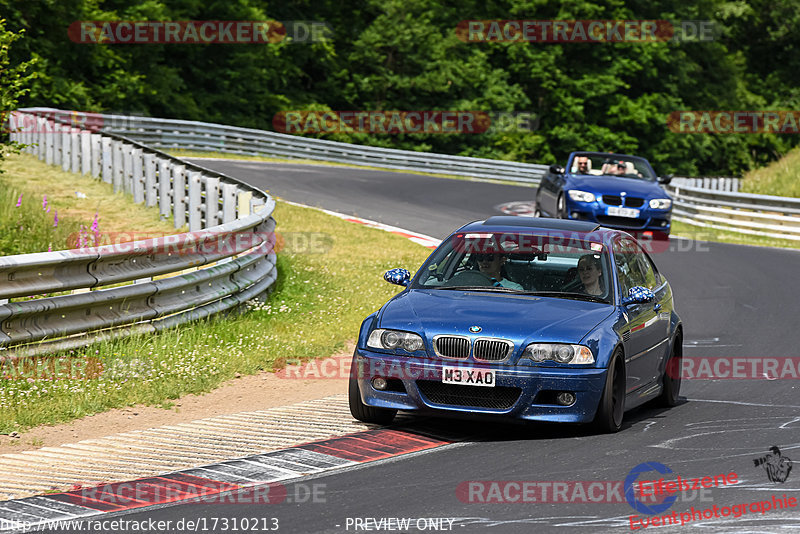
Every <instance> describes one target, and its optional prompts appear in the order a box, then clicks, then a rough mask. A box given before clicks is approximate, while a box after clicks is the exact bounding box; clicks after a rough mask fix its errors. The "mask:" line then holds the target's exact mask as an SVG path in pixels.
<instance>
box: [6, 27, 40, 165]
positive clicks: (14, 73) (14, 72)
mask: <svg viewBox="0 0 800 534" xmlns="http://www.w3.org/2000/svg"><path fill="white" fill-rule="evenodd" d="M20 37H22V32H19V33H14V32H12V31H9V30H6V21H5V19H0V123H2V124H5V121H6V119H7V118H8V116H9V114H10V113H11V112H12V111H14V110H15V109H17V102H18V100H19V98H20V97H21V96H22V95H24V94H25V93H27V92H28V91H29V90H30V88H29V87H28V86H27V85H28V83H29V82H30V81H31V80H32V79H33V78H34V77H35V76H36V73H28V72H27V71H28V68H29V67H30V66H31V65H33V63H34V60H30V61H27V62H24V63H20V64H18V65H14V66H12V65H11V59H10V58H9V54H8V52H9V49H10V48H11V44H12V43H13V42H14V41H16V40H17V39H19V38H20ZM23 146H24V145H21V144H20V143H16V142H12V141H11V140H10V139H9V136H8V131H7V129H6V128H5V127H3V133H2V137H0V173H2V172H3V160H4V159H5V157H6V155H7V154H8V153H13V152H18V151H19V150H20V149H21V148H23Z"/></svg>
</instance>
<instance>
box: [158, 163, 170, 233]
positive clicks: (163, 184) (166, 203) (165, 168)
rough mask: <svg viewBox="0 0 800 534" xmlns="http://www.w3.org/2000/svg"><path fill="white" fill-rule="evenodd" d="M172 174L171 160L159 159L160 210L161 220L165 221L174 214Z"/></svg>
mask: <svg viewBox="0 0 800 534" xmlns="http://www.w3.org/2000/svg"><path fill="white" fill-rule="evenodd" d="M171 174H172V173H171V172H170V162H169V160H167V159H163V158H158V209H159V211H160V213H161V218H162V219H164V220H166V219H169V216H170V213H172V204H171V199H170V196H171V195H170V192H171V190H172V182H171Z"/></svg>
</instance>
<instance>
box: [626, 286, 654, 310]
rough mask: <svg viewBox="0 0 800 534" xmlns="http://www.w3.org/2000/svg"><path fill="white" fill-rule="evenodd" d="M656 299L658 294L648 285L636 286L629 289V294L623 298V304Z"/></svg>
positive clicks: (641, 302) (640, 302)
mask: <svg viewBox="0 0 800 534" xmlns="http://www.w3.org/2000/svg"><path fill="white" fill-rule="evenodd" d="M654 300H656V294H655V293H653V292H652V291H651V290H649V289H647V288H646V287H642V286H636V287H632V288H630V289H629V290H628V296H627V297H624V298H623V299H622V305H623V306H627V305H628V304H643V303H645V302H652V301H654Z"/></svg>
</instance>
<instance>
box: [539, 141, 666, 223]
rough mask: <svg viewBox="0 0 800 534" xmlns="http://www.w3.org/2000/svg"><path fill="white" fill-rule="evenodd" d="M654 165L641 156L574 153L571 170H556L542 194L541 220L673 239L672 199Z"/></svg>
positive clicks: (542, 187) (545, 181) (552, 169)
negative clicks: (586, 223)
mask: <svg viewBox="0 0 800 534" xmlns="http://www.w3.org/2000/svg"><path fill="white" fill-rule="evenodd" d="M671 178H672V177H671V176H670V175H667V176H662V177H657V176H656V173H655V171H653V168H652V167H651V166H650V163H649V162H648V161H647V160H646V159H644V158H640V157H637V156H628V155H625V154H611V153H605V152H573V153H572V154H570V156H569V159H568V160H567V166H566V168H564V167H560V166H558V165H551V166H550V168H549V170H548V172H547V173H545V175H544V176H543V177H542V181H541V182H540V183H539V188H538V189H537V191H536V208H535V210H536V211H535V212H534V215H535V216H537V217H541V216H549V217H557V218H559V219H577V220H583V221H591V222H596V223H599V224H602V225H603V226H607V227H611V228H619V229H623V230H627V231H632V232H636V233H641V232H650V233H651V234H652V233H653V232H657V233H658V234H660V235H663V236H667V235H669V231H670V224H671V218H672V199H671V198H670V196H669V195H668V194H667V192H666V191H664V189H663V188H662V187H661V185H666V184H668V183H669V182H670V180H671Z"/></svg>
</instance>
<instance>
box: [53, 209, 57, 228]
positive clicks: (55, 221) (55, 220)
mask: <svg viewBox="0 0 800 534" xmlns="http://www.w3.org/2000/svg"><path fill="white" fill-rule="evenodd" d="M53 228H58V210H56V216H55V217H54V218H53Z"/></svg>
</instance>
